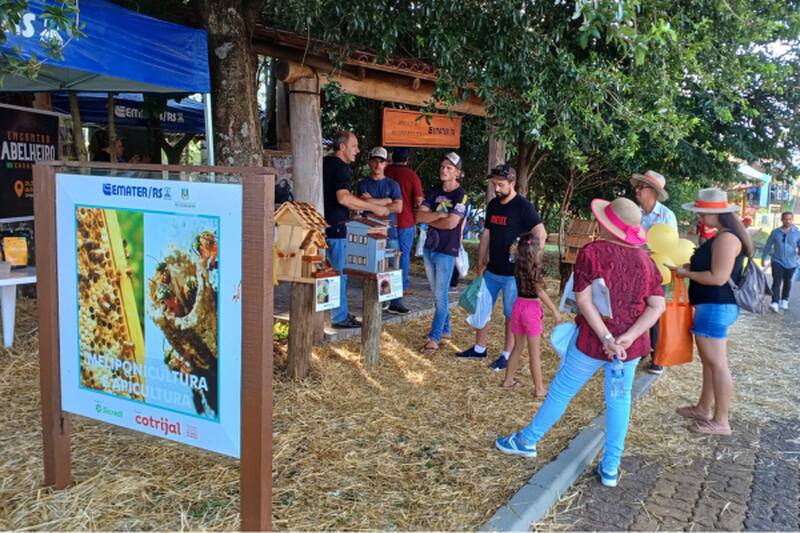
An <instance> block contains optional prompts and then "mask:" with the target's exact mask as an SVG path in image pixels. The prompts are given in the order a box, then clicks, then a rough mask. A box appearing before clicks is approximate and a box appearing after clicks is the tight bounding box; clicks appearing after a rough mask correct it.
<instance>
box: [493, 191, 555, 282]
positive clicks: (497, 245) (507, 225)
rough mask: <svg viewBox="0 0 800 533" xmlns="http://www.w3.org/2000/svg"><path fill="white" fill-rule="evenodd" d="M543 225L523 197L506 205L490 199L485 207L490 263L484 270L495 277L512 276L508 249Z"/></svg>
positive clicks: (497, 199)
mask: <svg viewBox="0 0 800 533" xmlns="http://www.w3.org/2000/svg"><path fill="white" fill-rule="evenodd" d="M541 223H542V219H541V218H540V217H539V213H537V212H536V208H535V207H533V204H532V203H530V202H529V201H528V200H527V199H526V198H524V197H523V196H521V195H519V194H518V195H516V196H515V197H514V199H513V200H511V201H510V202H508V203H507V204H502V203H501V202H500V199H499V198H493V199H492V201H491V202H489V206H488V207H487V208H486V224H485V225H484V227H485V228H486V229H488V230H489V232H490V235H489V264H488V265H487V267H486V268H487V270H488V271H489V272H491V273H492V274H496V275H498V276H513V275H514V263H512V262H510V261H509V260H508V254H509V249H510V248H511V245H512V244H514V241H515V240H516V238H517V237H519V236H520V235H522V234H523V233H525V232H526V231H530V230H531V228H533V227H534V226H537V225H539V224H541Z"/></svg>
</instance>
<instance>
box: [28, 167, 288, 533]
mask: <svg viewBox="0 0 800 533" xmlns="http://www.w3.org/2000/svg"><path fill="white" fill-rule="evenodd" d="M92 170H98V171H99V172H98V174H100V175H102V176H103V178H105V179H107V181H108V182H109V187H112V186H113V185H112V184H113V183H114V180H115V179H121V178H126V179H131V178H130V176H131V175H137V174H134V173H138V175H139V176H141V175H146V174H148V173H149V174H150V175H152V176H154V177H156V176H157V177H159V178H161V177H163V178H166V177H167V173H171V174H173V175H179V176H184V175H188V174H205V175H208V176H209V178H210V179H209V181H210V182H213V181H214V180H215V177H216V181H217V182H220V180H221V179H222V178H223V177H225V176H234V177H235V178H236V180H237V182H239V183H241V187H242V189H241V197H242V207H241V209H242V211H241V215H242V216H241V228H242V234H241V235H239V236H235V235H231V236H228V237H227V238H232V239H241V251H242V257H241V316H242V323H241V327H242V330H241V334H242V336H241V372H242V374H241V419H240V423H241V428H240V431H239V435H240V441H239V444H240V445H239V457H240V497H241V519H242V522H241V528H242V529H243V530H249V531H264V530H270V529H271V525H272V524H271V516H272V511H271V502H272V356H273V354H272V323H273V322H272V321H273V284H272V279H273V278H272V253H269V251H271V250H272V244H273V243H272V241H273V191H274V171H272V170H271V169H265V168H235V167H228V168H226V167H186V166H173V165H111V164H104V163H93V164H87V163H77V162H59V161H54V162H47V163H40V164H37V165H34V170H33V176H34V195H35V198H36V202H35V204H34V205H35V217H36V218H35V223H36V253H37V258H38V287H37V292H38V313H39V338H40V343H39V359H40V386H41V398H42V429H43V432H42V433H43V441H44V482H45V484H46V485H50V486H53V487H55V488H57V489H63V488H65V487H67V486H69V485H70V484H71V483H72V469H71V454H70V433H71V426H70V422H69V416H68V414H67V413H66V412H65V411H64V409H63V405H62V387H61V383H62V382H61V373H62V368H61V354H60V351H61V346H60V327H59V322H60V320H59V319H60V318H61V319H62V320H64V319H65V317H60V316H59V294H61V291H60V290H59V281H58V280H59V278H58V268H57V257H58V249H57V244H58V242H57V235H58V233H57V229H58V228H57V210H56V207H57V206H56V191H57V179H56V173H64V174H84V175H86V178H87V180H88V179H89V178H90V177H92V172H91V171H92ZM143 181H144V180H143ZM146 181H148V182H150V181H152V184H153V188H162V189H163V188H165V187H169V188H170V190H171V191H173V190H174V194H176V195H180V197H179V198H180V199H183V200H186V201H187V202H188V198H189V187H188V185H189V184H188V183H187V187H186V188H184V189H183V190H181V187H180V184H181V182H180V181H175V180H161V179H153V180H146ZM195 181H197V180H195ZM136 189H137V190H136V191H134V193H135V194H138V195H141V194H140V193H141V190H139V189H145V187H137V188H136ZM103 191H104V192H105V191H106V189H105V184H104V189H103ZM128 192H129V191H128ZM159 199H161V197H159ZM237 249H238V248H237ZM215 253H216V248H215ZM215 257H216V256H215ZM222 260H223V261H224V258H223V259H222ZM61 266H62V268H63V267H64V265H61ZM234 272H235V271H234ZM72 401H74V400H72Z"/></svg>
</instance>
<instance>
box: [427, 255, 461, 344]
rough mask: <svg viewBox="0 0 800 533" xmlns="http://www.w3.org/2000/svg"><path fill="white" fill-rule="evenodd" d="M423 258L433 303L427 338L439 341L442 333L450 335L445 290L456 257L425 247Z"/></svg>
mask: <svg viewBox="0 0 800 533" xmlns="http://www.w3.org/2000/svg"><path fill="white" fill-rule="evenodd" d="M423 259H425V275H426V276H428V283H430V285H431V292H432V293H433V303H434V313H433V323H432V324H431V331H430V333H428V338H429V339H431V340H433V341H436V342H439V341H441V340H442V335H450V307H449V305H448V301H447V291H448V290H449V288H450V277H451V276H452V275H453V267H454V266H455V264H456V258H455V256H452V255H447V254H442V253H439V252H432V251H431V250H428V249H427V248H425V251H424V253H423Z"/></svg>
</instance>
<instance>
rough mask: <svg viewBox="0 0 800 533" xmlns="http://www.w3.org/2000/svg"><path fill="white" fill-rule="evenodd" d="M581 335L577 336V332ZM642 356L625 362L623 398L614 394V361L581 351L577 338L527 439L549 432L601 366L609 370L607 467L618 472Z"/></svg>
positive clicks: (526, 430)
mask: <svg viewBox="0 0 800 533" xmlns="http://www.w3.org/2000/svg"><path fill="white" fill-rule="evenodd" d="M576 337H577V336H576ZM638 361H639V359H638V358H637V359H633V360H632V361H628V362H626V363H624V364H623V368H624V370H623V377H624V384H625V385H624V390H625V394H624V395H623V397H622V398H619V399H613V398H611V365H609V364H608V363H609V362H610V361H601V360H599V359H593V358H591V357H589V356H588V355H586V354H585V353H583V352H582V351H580V350H579V349H578V347H577V346H576V345H575V339H573V340H572V344H571V345H570V347H569V350H568V351H567V356H566V357H565V358H564V363H563V364H562V366H561V368H560V369H559V370H558V372H557V373H556V375H555V377H553V381H552V383H550V389H549V390H548V391H547V398H545V400H544V403H543V404H542V406H541V407H540V408H539V411H538V412H537V413H536V416H534V417H533V420H532V421H531V423H530V424H528V425H527V426H526V427H525V428H523V429H522V430H521V431H520V435H521V436H522V438H523V439H524V440H525V442H526V443H536V442H538V441H539V439H541V438H542V437H543V436H544V434H545V433H547V431H548V430H549V429H550V428H551V427H552V426H553V424H555V423H556V422H558V420H559V419H560V418H561V415H563V414H564V411H565V410H566V409H567V405H569V402H570V401H571V400H572V398H573V397H574V396H575V395H576V394H577V393H578V391H580V390H581V389H582V388H583V386H584V385H585V384H586V382H587V381H589V379H590V378H591V377H592V376H594V375H595V373H596V372H597V371H598V370H599V369H600V368H604V372H605V397H606V442H605V452H604V454H603V470H604V471H605V472H607V473H608V474H615V473H616V472H617V470H618V469H619V462H620V458H621V457H622V450H623V449H624V448H625V437H626V436H627V434H628V422H629V421H630V418H631V389H632V388H633V378H634V377H635V374H636V364H637V363H638Z"/></svg>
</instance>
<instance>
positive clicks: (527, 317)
mask: <svg viewBox="0 0 800 533" xmlns="http://www.w3.org/2000/svg"><path fill="white" fill-rule="evenodd" d="M516 246H517V250H516V260H515V263H514V276H515V278H516V281H517V299H516V300H514V306H513V307H512V310H511V332H512V333H513V334H514V349H513V350H512V351H511V355H510V356H509V358H508V366H507V367H506V376H505V379H504V380H503V383H502V384H501V387H502V388H504V389H506V390H510V389H515V388H516V387H518V386H519V385H520V382H519V381H517V379H516V378H515V377H514V374H516V372H517V370H518V369H519V365H520V357H521V354H522V351H523V350H524V349H525V345H526V344H527V345H528V355H529V356H530V363H531V375H532V376H533V384H534V394H535V396H536V398H544V397H545V395H546V394H547V389H545V386H544V382H543V381H542V365H541V360H540V354H541V340H542V329H543V328H542V318H543V316H544V314H543V312H542V302H544V304H545V305H546V306H547V308H548V309H549V310H550V312H551V313H553V316H554V317H555V319H556V322H560V321H561V313H559V312H558V308H557V307H556V306H555V305H554V304H553V301H552V300H551V299H550V297H548V296H547V293H546V292H545V289H544V268H543V265H542V251H541V248H540V245H539V240H538V239H537V238H536V237H534V235H533V233H524V234H522V235H520V237H519V241H518V243H517V245H516Z"/></svg>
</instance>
